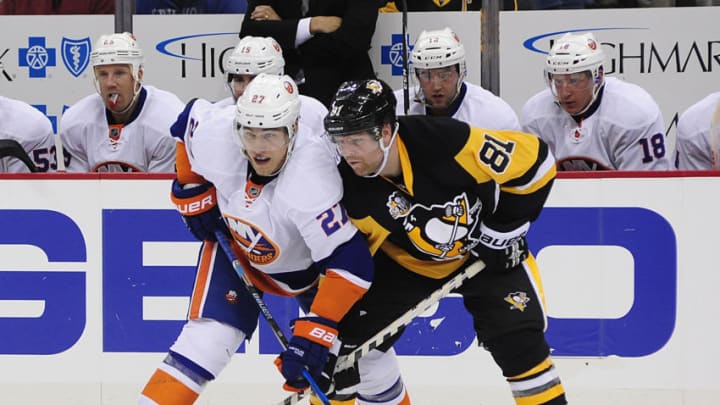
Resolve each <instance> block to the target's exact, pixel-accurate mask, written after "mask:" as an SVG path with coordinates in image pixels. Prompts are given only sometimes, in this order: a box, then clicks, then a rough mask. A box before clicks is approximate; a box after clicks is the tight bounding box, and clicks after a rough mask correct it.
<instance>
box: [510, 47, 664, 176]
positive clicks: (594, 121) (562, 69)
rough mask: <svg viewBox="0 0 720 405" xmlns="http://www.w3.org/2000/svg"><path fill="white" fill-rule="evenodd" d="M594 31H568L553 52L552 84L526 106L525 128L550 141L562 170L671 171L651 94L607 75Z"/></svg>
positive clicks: (547, 69) (550, 64) (549, 62)
mask: <svg viewBox="0 0 720 405" xmlns="http://www.w3.org/2000/svg"><path fill="white" fill-rule="evenodd" d="M604 61H605V54H604V52H603V51H602V49H601V47H600V43H598V42H597V41H596V40H595V37H594V35H593V34H592V33H585V34H571V33H568V34H565V35H563V36H562V37H561V38H560V39H558V40H557V42H555V44H554V45H553V47H552V49H550V52H549V53H548V56H547V59H546V65H545V79H546V83H547V86H548V88H546V89H545V90H543V91H541V92H540V93H538V94H536V95H534V96H533V97H531V98H530V99H529V100H528V101H527V102H526V103H525V105H524V106H523V109H522V113H521V123H522V127H523V131H525V132H530V133H533V134H536V135H537V136H539V137H540V138H542V139H543V140H544V141H545V142H547V143H548V145H549V146H550V149H551V151H552V152H553V154H554V155H555V159H556V161H557V165H558V170H669V169H670V168H671V167H670V156H669V155H668V150H667V149H666V147H665V124H664V121H663V116H662V113H661V112H660V108H659V107H658V105H657V103H656V102H655V100H653V98H652V96H650V94H648V92H646V91H645V90H644V89H642V88H641V87H640V86H637V85H635V84H631V83H627V82H625V81H622V80H620V79H617V78H614V77H605V72H604V66H603V64H604Z"/></svg>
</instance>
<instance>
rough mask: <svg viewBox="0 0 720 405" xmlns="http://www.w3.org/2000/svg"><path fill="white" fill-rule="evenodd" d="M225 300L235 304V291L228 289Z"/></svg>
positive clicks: (236, 295)
mask: <svg viewBox="0 0 720 405" xmlns="http://www.w3.org/2000/svg"><path fill="white" fill-rule="evenodd" d="M225 300H226V301H227V302H228V304H237V303H238V294H237V291H235V290H228V292H226V293H225Z"/></svg>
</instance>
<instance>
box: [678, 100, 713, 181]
mask: <svg viewBox="0 0 720 405" xmlns="http://www.w3.org/2000/svg"><path fill="white" fill-rule="evenodd" d="M718 109H720V92H717V93H712V94H710V95H708V96H706V97H705V98H703V99H702V100H700V101H698V102H697V103H695V104H693V105H691V106H690V107H689V108H688V109H687V110H685V111H684V112H683V113H682V114H680V118H678V124H677V139H676V140H675V151H676V155H675V167H676V168H677V169H678V170H710V169H713V156H712V146H713V140H712V139H711V134H710V127H711V125H712V121H713V116H714V114H715V112H716V111H718ZM718 114H719V116H718V118H717V120H719V121H720V112H718ZM715 125H716V126H718V130H719V131H720V122H717V123H716V124H715ZM718 135H720V134H718ZM715 142H720V139H717V140H716V141H715ZM718 147H720V145H718Z"/></svg>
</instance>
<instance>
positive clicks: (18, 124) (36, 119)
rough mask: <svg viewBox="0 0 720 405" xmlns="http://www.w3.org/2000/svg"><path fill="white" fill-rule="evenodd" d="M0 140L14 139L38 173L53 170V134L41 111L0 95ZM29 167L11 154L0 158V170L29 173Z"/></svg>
mask: <svg viewBox="0 0 720 405" xmlns="http://www.w3.org/2000/svg"><path fill="white" fill-rule="evenodd" d="M0 139H11V140H14V141H17V142H18V143H19V144H20V146H21V147H22V148H23V150H24V151H25V153H26V154H27V155H28V157H29V158H30V160H32V161H33V162H34V163H35V166H37V168H38V170H39V171H41V172H48V171H49V172H54V171H55V170H56V169H57V165H56V164H55V135H54V134H53V130H52V124H50V120H49V119H48V118H47V117H46V116H45V114H43V113H41V112H40V111H38V110H37V109H36V108H35V107H33V106H31V105H30V104H27V103H25V102H22V101H20V100H15V99H11V98H7V97H3V96H0ZM29 172H30V169H28V167H27V166H26V165H25V163H23V162H22V161H21V160H19V159H17V158H14V157H4V158H1V159H0V173H29Z"/></svg>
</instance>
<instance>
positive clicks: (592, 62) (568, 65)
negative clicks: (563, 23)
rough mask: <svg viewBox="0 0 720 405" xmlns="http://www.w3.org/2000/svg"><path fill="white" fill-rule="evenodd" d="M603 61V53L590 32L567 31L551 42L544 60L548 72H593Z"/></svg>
mask: <svg viewBox="0 0 720 405" xmlns="http://www.w3.org/2000/svg"><path fill="white" fill-rule="evenodd" d="M604 62H605V53H604V52H603V50H602V48H601V47H600V44H599V43H598V42H597V41H596V40H595V36H594V35H593V34H592V33H590V32H589V33H586V34H572V33H567V34H565V35H563V36H562V37H560V39H558V40H557V42H555V44H553V46H552V48H551V49H550V52H549V53H548V56H547V60H546V61H545V71H546V72H547V73H548V74H568V73H577V72H584V71H586V70H590V71H591V72H593V73H595V72H596V71H597V70H598V68H600V67H602V66H603V63H604Z"/></svg>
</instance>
